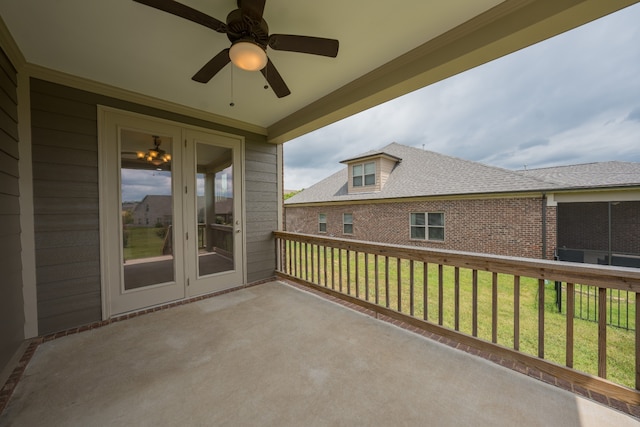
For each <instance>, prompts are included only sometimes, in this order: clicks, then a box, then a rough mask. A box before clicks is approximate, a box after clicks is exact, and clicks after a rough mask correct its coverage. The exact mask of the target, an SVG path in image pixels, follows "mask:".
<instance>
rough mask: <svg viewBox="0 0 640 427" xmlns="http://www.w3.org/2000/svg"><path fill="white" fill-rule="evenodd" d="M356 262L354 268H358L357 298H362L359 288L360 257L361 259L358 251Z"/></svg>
mask: <svg viewBox="0 0 640 427" xmlns="http://www.w3.org/2000/svg"><path fill="white" fill-rule="evenodd" d="M355 256H356V259H355V263H354V268H355V270H356V298H360V290H359V285H360V265H359V259H360V255H359V254H358V251H356V252H355Z"/></svg>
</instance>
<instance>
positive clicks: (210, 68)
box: [191, 49, 231, 83]
mask: <svg viewBox="0 0 640 427" xmlns="http://www.w3.org/2000/svg"><path fill="white" fill-rule="evenodd" d="M229 62H231V59H229V49H223V50H221V51H220V53H218V54H217V55H216V56H214V57H213V58H211V61H209V62H207V63H206V64H204V67H202V68H200V71H198V72H197V73H196V74H195V75H194V76H193V77H191V80H195V81H196V82H200V83H208V82H209V80H211V79H212V78H213V76H215V75H216V74H217V73H218V71H220V70H222V69H223V68H224V67H225V65H227V64H228V63H229Z"/></svg>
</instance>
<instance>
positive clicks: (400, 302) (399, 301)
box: [396, 258, 402, 313]
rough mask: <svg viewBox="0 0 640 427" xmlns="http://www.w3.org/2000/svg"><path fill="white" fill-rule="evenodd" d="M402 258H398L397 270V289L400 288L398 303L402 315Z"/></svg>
mask: <svg viewBox="0 0 640 427" xmlns="http://www.w3.org/2000/svg"><path fill="white" fill-rule="evenodd" d="M400 262H401V260H400V258H396V270H397V272H396V273H397V276H398V279H397V282H398V283H397V287H398V298H397V303H398V311H399V312H401V313H402V277H401V273H400V272H401V270H402V268H401V265H400Z"/></svg>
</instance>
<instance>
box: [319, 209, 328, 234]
mask: <svg viewBox="0 0 640 427" xmlns="http://www.w3.org/2000/svg"><path fill="white" fill-rule="evenodd" d="M323 215H324V222H323V221H321V220H320V218H321V216H323ZM321 224H324V231H323V230H321V228H320V225H321ZM326 232H327V214H325V213H319V214H318V233H326Z"/></svg>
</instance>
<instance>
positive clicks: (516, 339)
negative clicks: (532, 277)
mask: <svg viewBox="0 0 640 427" xmlns="http://www.w3.org/2000/svg"><path fill="white" fill-rule="evenodd" d="M513 349H514V350H520V276H513Z"/></svg>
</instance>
